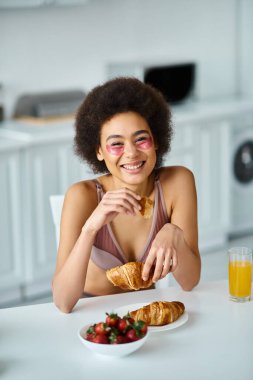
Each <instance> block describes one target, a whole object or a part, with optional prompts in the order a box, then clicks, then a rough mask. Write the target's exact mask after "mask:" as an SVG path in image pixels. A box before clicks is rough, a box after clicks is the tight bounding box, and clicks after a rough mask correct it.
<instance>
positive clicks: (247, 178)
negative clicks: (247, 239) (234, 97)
mask: <svg viewBox="0 0 253 380" xmlns="http://www.w3.org/2000/svg"><path fill="white" fill-rule="evenodd" d="M231 142H232V150H231V156H230V171H231V179H232V180H231V190H232V191H231V208H230V209H231V224H230V235H232V236H233V235H235V236H236V235H242V234H245V233H248V232H249V233H250V232H252V231H253V114H249V115H246V116H242V117H240V118H238V119H237V120H236V121H235V122H234V123H233V126H232V136H231Z"/></svg>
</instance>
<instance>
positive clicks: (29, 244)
mask: <svg viewBox="0 0 253 380" xmlns="http://www.w3.org/2000/svg"><path fill="white" fill-rule="evenodd" d="M4 132H5V133H4ZM2 135H5V136H4V138H3V137H2ZM6 135H7V136H8V137H9V138H6ZM10 136H11V138H10ZM0 159H1V160H0V186H1V187H0V189H1V197H0V207H1V208H0V209H1V214H0V233H1V251H0V252H1V253H0V260H1V266H0V275H1V277H0V305H1V304H5V303H6V302H7V301H11V300H14V299H18V298H23V299H26V298H30V297H34V296H38V295H39V294H40V293H41V294H42V293H45V292H49V291H50V287H51V278H52V274H53V271H54V268H55V259H56V250H57V247H56V241H55V230H54V224H53V219H52V213H51V209H50V203H49V196H50V195H53V194H64V193H65V191H66V190H67V188H68V187H69V186H70V185H71V184H72V183H73V182H76V181H79V180H81V179H85V178H90V177H91V176H92V173H91V172H90V171H89V170H88V169H87V168H86V166H85V165H83V164H81V163H80V161H79V160H78V158H77V157H76V156H75V155H74V152H73V130H72V127H71V125H65V126H48V127H39V128H38V126H28V125H21V124H16V123H8V124H7V128H6V129H1V133H0Z"/></svg>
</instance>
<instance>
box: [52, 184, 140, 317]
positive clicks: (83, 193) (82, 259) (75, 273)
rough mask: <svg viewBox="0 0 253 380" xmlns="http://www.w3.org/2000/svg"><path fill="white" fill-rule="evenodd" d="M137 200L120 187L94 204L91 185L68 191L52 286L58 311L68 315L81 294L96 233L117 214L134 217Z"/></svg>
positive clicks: (95, 195) (93, 193)
mask: <svg viewBox="0 0 253 380" xmlns="http://www.w3.org/2000/svg"><path fill="white" fill-rule="evenodd" d="M139 199H140V196H139V195H137V194H135V193H134V192H133V191H131V190H129V189H126V188H124V189H119V190H115V191H108V192H107V193H106V194H105V195H104V196H103V198H102V200H101V201H100V202H99V204H97V194H96V190H95V188H94V183H92V182H89V181H84V182H80V183H78V184H75V185H73V186H72V187H71V188H70V189H69V190H68V192H67V193H66V196H65V200H64V206H63V210H62V218H61V233H60V244H59V249H58V256H57V263H56V271H55V274H54V278H53V283H52V289H53V300H54V303H55V304H56V306H57V307H58V308H59V309H60V310H62V311H64V312H66V313H68V312H70V311H71V310H72V309H73V307H74V306H75V304H76V303H77V301H78V300H79V298H80V296H81V295H82V292H83V290H84V286H85V280H86V274H87V268H88V263H89V259H90V254H91V249H92V245H93V244H94V241H95V238H96V234H97V232H98V231H99V230H100V228H101V227H102V226H103V225H105V224H107V223H109V222H110V221H111V220H113V219H114V218H115V217H116V216H117V215H118V214H119V213H126V214H135V212H136V210H137V209H138V208H139V207H140V205H139V203H138V200H139ZM98 281H99V279H98Z"/></svg>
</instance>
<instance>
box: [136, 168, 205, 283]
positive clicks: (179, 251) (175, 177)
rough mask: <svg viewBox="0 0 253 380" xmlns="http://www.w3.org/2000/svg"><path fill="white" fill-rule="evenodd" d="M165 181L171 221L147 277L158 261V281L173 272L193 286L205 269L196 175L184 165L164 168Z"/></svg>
mask: <svg viewBox="0 0 253 380" xmlns="http://www.w3.org/2000/svg"><path fill="white" fill-rule="evenodd" d="M161 183H162V187H163V191H164V198H165V203H166V206H167V209H168V215H171V222H170V223H168V224H166V225H165V226H164V227H163V228H162V229H161V230H160V231H159V232H158V234H157V235H156V238H155V239H154V241H153V244H152V247H151V249H150V252H149V255H148V257H147V260H146V263H145V266H144V270H143V277H144V278H145V277H146V276H147V275H148V273H149V270H150V268H151V266H152V265H155V272H154V277H153V279H154V281H157V280H159V279H160V278H163V277H165V276H166V275H167V274H168V273H169V272H173V275H174V277H175V279H176V280H177V282H178V283H179V284H180V285H181V287H182V288H183V289H184V290H191V289H192V288H193V287H194V286H196V285H197V284H198V282H199V279H200V269H201V260H200V255H199V250H198V226H197V195H196V188H195V181H194V176H193V174H192V172H191V171H190V170H188V169H186V168H184V167H170V168H164V170H163V172H162V175H161Z"/></svg>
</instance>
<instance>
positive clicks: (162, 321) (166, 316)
mask: <svg viewBox="0 0 253 380" xmlns="http://www.w3.org/2000/svg"><path fill="white" fill-rule="evenodd" d="M184 310H185V306H184V304H183V303H182V302H179V301H172V302H166V301H158V302H153V303H151V304H149V305H146V306H144V307H141V308H140V309H137V310H134V311H131V312H130V313H129V314H130V316H131V317H132V318H133V319H134V320H135V321H138V320H142V321H144V322H146V323H147V324H148V325H149V326H162V325H167V324H168V323H172V322H175V321H176V320H177V319H178V318H179V317H180V316H181V315H182V314H183V313H184Z"/></svg>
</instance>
